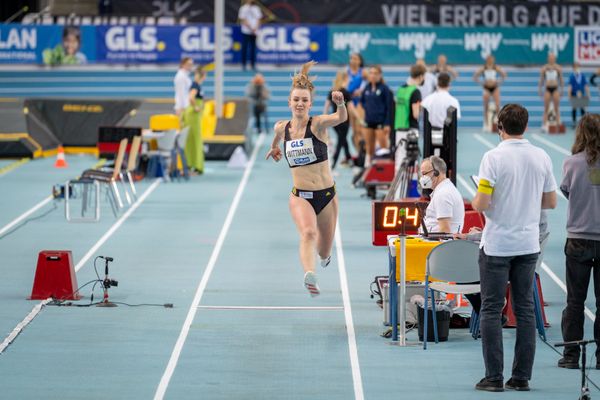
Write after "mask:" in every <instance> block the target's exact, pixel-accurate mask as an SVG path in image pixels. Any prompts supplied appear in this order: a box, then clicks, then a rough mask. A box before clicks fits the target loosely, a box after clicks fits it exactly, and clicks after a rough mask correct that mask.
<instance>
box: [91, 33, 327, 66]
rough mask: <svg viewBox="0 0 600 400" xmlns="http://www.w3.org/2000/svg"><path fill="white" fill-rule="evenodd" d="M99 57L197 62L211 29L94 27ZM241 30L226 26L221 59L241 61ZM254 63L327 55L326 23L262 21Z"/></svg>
mask: <svg viewBox="0 0 600 400" xmlns="http://www.w3.org/2000/svg"><path fill="white" fill-rule="evenodd" d="M96 39H97V44H98V54H97V60H98V62H106V63H168V62H171V63H173V62H179V60H180V59H181V58H182V57H191V58H193V59H194V60H195V61H196V62H199V63H207V62H211V61H212V60H213V52H214V49H215V31H214V28H213V26H212V25H193V26H141V25H140V26H99V27H98V28H97V30H96ZM241 42H242V34H241V32H240V29H239V27H238V26H233V25H231V26H226V27H225V29H224V37H223V43H222V45H223V48H224V50H225V62H226V63H237V62H239V61H240V50H241ZM256 47H257V56H256V57H257V61H258V62H259V63H271V64H273V63H275V64H278V63H303V62H306V61H308V60H315V61H321V62H326V61H327V27H326V26H289V25H287V26H283V25H266V26H264V27H263V28H262V29H261V30H260V32H259V34H258V36H257V39H256Z"/></svg>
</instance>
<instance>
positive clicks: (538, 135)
mask: <svg viewBox="0 0 600 400" xmlns="http://www.w3.org/2000/svg"><path fill="white" fill-rule="evenodd" d="M531 137H532V138H534V139H535V140H537V141H538V142H540V143H544V144H545V145H546V146H548V147H551V148H553V149H554V150H556V151H558V152H559V153H562V154H564V155H566V156H570V155H571V152H569V151H568V150H566V149H564V148H562V147H560V146H559V145H557V144H556V143H552V142H551V141H549V140H548V139H546V138H544V137H543V136H542V135H540V134H537V133H534V134H533V135H531Z"/></svg>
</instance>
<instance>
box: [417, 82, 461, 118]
mask: <svg viewBox="0 0 600 400" xmlns="http://www.w3.org/2000/svg"><path fill="white" fill-rule="evenodd" d="M437 82H438V83H437V90H436V91H435V92H433V93H432V94H430V95H429V96H427V97H426V98H425V99H424V100H423V102H422V103H421V107H423V108H424V109H426V110H427V112H428V114H429V123H430V124H431V127H432V128H433V129H437V130H441V129H443V128H444V120H445V119H446V116H447V114H448V108H449V107H454V108H456V118H457V119H460V117H461V115H460V104H459V103H458V100H457V99H456V97H454V96H452V95H451V94H450V75H448V74H447V73H446V72H440V74H439V76H438V78H437Z"/></svg>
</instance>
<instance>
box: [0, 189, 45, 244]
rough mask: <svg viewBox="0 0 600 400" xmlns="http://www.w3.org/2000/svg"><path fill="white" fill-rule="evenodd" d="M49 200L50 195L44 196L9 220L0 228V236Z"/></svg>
mask: <svg viewBox="0 0 600 400" xmlns="http://www.w3.org/2000/svg"><path fill="white" fill-rule="evenodd" d="M50 201H52V196H48V197H46V198H45V199H44V200H42V201H40V202H39V203H37V204H36V205H35V206H33V207H31V208H30V209H29V210H27V211H25V212H24V213H23V214H21V215H20V216H18V217H17V218H15V219H14V220H12V221H11V222H9V223H8V224H7V225H5V226H4V227H3V228H2V229H0V236H2V235H3V234H4V232H7V231H9V230H10V229H11V228H12V227H13V226H15V225H17V224H18V223H19V222H21V221H23V220H24V219H25V218H27V217H29V216H30V215H31V214H33V213H34V212H36V211H37V210H39V209H40V208H42V207H44V206H45V205H46V204H48V203H49V202H50Z"/></svg>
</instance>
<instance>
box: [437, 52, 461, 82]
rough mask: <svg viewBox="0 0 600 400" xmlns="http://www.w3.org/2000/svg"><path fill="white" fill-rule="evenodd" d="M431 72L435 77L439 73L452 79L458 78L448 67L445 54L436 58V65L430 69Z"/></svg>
mask: <svg viewBox="0 0 600 400" xmlns="http://www.w3.org/2000/svg"><path fill="white" fill-rule="evenodd" d="M431 72H433V74H434V75H436V76H437V75H439V74H440V72H445V73H447V74H449V75H450V77H451V78H452V79H456V78H458V72H456V70H455V69H454V68H452V67H451V66H449V65H448V58H447V57H446V55H445V54H440V55H439V56H438V59H437V64H436V65H435V66H433V68H431Z"/></svg>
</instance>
